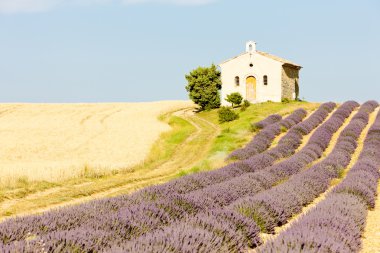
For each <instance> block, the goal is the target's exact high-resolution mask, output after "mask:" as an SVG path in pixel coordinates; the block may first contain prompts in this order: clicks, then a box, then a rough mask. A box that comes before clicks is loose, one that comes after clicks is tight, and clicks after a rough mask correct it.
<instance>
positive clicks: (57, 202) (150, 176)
mask: <svg viewBox="0 0 380 253" xmlns="http://www.w3.org/2000/svg"><path fill="white" fill-rule="evenodd" d="M192 110H193V109H192V108H190V109H184V110H180V111H177V112H175V113H174V115H176V116H178V117H181V118H183V119H185V120H186V121H188V122H189V123H191V124H192V125H193V126H194V127H195V128H196V131H195V132H194V133H192V134H191V135H190V136H189V137H188V138H187V139H186V140H185V141H184V142H183V143H182V144H180V145H179V147H177V149H176V151H175V153H174V154H173V155H172V156H171V158H170V159H169V160H168V161H166V162H164V163H163V164H161V165H159V166H158V167H156V168H153V169H149V170H147V169H141V170H135V171H131V172H130V173H127V174H122V175H120V174H117V175H114V176H111V177H107V178H105V179H99V180H96V181H93V182H84V183H80V184H76V185H69V186H62V187H54V188H50V189H48V190H46V191H41V192H38V193H34V194H31V195H28V196H26V197H24V198H20V199H12V200H6V201H3V202H2V203H0V215H1V216H0V220H4V219H6V218H9V217H12V216H14V214H16V215H28V214H34V213H40V212H44V211H47V210H49V209H52V208H57V207H61V206H66V205H73V204H78V203H82V202H85V201H89V200H93V199H97V198H103V197H110V196H116V195H120V194H125V193H130V192H133V191H136V190H138V189H140V188H143V187H146V186H149V185H153V184H159V183H164V182H166V181H168V180H170V179H173V178H175V177H176V176H177V175H178V172H179V171H181V170H184V169H189V168H191V167H193V166H194V165H195V164H197V163H198V162H199V161H201V160H202V159H204V158H205V157H206V156H207V154H208V152H209V149H210V147H211V145H212V143H213V141H214V139H215V138H216V136H217V135H219V133H220V129H219V126H218V125H215V124H213V123H212V122H209V121H207V120H205V119H203V118H201V117H199V116H197V115H196V114H194V113H193V112H192ZM194 150H196V152H194ZM83 189H85V190H83ZM81 192H83V194H81ZM25 210H27V211H25ZM8 214H12V216H9V215H8Z"/></svg>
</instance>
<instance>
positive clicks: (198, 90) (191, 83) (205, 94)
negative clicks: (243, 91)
mask: <svg viewBox="0 0 380 253" xmlns="http://www.w3.org/2000/svg"><path fill="white" fill-rule="evenodd" d="M186 80H187V82H188V84H187V86H186V90H187V91H188V92H189V97H190V99H191V100H193V101H194V103H195V104H197V105H199V106H200V110H210V109H213V108H219V107H220V95H219V90H220V89H221V88H222V81H221V80H220V71H219V70H218V69H217V68H216V66H215V65H214V64H212V65H211V67H198V68H197V69H194V70H193V71H191V72H190V73H189V74H188V75H186Z"/></svg>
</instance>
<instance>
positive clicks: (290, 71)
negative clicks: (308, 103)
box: [281, 66, 299, 100]
mask: <svg viewBox="0 0 380 253" xmlns="http://www.w3.org/2000/svg"><path fill="white" fill-rule="evenodd" d="M298 78H299V69H297V68H295V67H292V66H282V75H281V89H282V93H281V99H283V98H287V99H290V100H294V99H295V98H296V97H297V96H298V92H299V91H298V90H297V91H296V84H297V86H298V83H299V82H298ZM296 93H297V94H296Z"/></svg>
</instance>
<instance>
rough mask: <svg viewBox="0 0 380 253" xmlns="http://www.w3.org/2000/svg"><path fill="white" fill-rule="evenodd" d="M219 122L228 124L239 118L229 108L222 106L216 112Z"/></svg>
mask: <svg viewBox="0 0 380 253" xmlns="http://www.w3.org/2000/svg"><path fill="white" fill-rule="evenodd" d="M218 115H219V122H220V123H223V122H229V121H233V120H235V119H238V118H239V114H237V113H236V112H234V111H233V110H232V109H231V108H230V107H226V106H222V107H221V108H220V109H219V110H218Z"/></svg>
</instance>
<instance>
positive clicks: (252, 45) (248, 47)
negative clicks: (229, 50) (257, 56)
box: [245, 41, 256, 54]
mask: <svg viewBox="0 0 380 253" xmlns="http://www.w3.org/2000/svg"><path fill="white" fill-rule="evenodd" d="M245 51H246V52H247V53H251V54H252V53H254V52H256V42H254V41H248V42H247V43H246V44H245Z"/></svg>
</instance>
